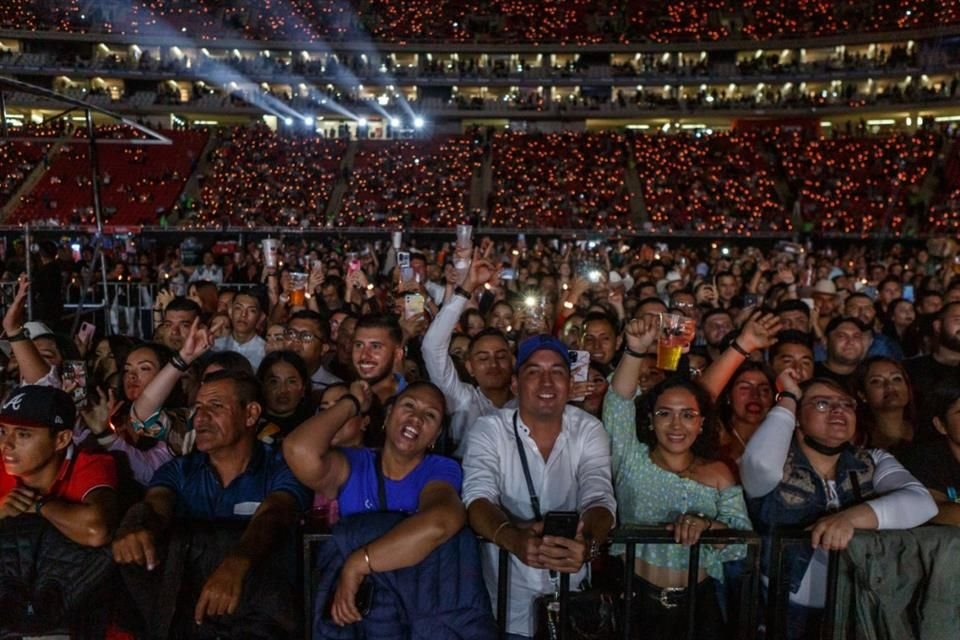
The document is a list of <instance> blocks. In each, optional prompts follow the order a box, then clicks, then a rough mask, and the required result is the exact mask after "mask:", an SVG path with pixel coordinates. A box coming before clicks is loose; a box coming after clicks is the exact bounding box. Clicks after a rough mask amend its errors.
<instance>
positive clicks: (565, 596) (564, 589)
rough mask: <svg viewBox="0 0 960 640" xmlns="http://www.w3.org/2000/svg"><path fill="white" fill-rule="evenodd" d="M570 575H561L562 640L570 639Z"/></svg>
mask: <svg viewBox="0 0 960 640" xmlns="http://www.w3.org/2000/svg"><path fill="white" fill-rule="evenodd" d="M569 603H570V574H569V573H561V574H560V640H568V638H570V611H569V610H568V605H569Z"/></svg>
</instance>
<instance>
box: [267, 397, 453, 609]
mask: <svg viewBox="0 0 960 640" xmlns="http://www.w3.org/2000/svg"><path fill="white" fill-rule="evenodd" d="M372 397H373V394H372V392H371V390H370V387H369V385H367V383H365V382H362V381H361V382H354V383H353V384H352V385H350V393H349V394H347V395H345V396H343V397H342V398H340V400H338V401H337V402H336V403H335V404H334V405H333V406H332V407H330V408H328V409H326V410H325V411H323V412H321V413H319V414H317V415H316V416H314V417H313V418H311V419H310V420H307V421H306V422H304V423H303V424H301V425H300V426H299V427H297V428H296V429H294V430H293V432H291V433H290V435H288V436H287V437H286V438H285V439H284V441H283V453H284V456H285V457H286V459H287V463H288V464H289V465H290V469H291V470H292V471H293V473H294V474H295V475H296V477H297V479H299V480H300V481H301V482H302V483H304V484H305V485H307V486H308V487H310V488H311V489H313V490H314V491H316V492H317V493H318V494H321V495H323V496H324V497H326V498H327V499H330V500H332V499H337V500H338V501H339V508H340V515H341V517H343V518H347V517H349V516H351V515H355V514H358V513H362V512H366V511H402V512H406V513H409V514H411V515H410V517H409V518H406V519H404V520H403V521H402V522H401V523H400V524H398V525H397V526H395V527H394V528H393V529H392V530H391V531H390V532H389V533H387V534H386V535H384V536H382V537H380V538H378V539H377V540H374V541H373V542H371V543H369V544H368V545H366V546H365V547H363V548H361V549H358V550H356V551H354V552H353V553H352V554H351V555H350V557H349V558H347V561H346V563H345V564H344V566H343V570H342V572H341V575H340V581H339V584H338V585H337V592H336V594H335V596H334V601H333V607H332V610H331V614H332V618H333V621H334V622H335V623H337V624H341V625H342V624H350V623H353V622H359V621H360V620H361V615H360V612H359V611H358V610H357V607H356V605H355V602H354V601H355V596H356V593H357V589H358V588H359V586H360V583H361V582H362V580H363V578H364V577H365V576H366V575H368V574H370V573H372V572H384V571H393V570H395V569H402V568H404V567H411V566H414V565H416V564H418V563H420V562H421V561H422V560H423V559H424V558H426V557H427V556H428V555H430V553H431V552H433V551H434V550H435V549H436V548H437V547H439V546H440V545H442V544H443V543H444V542H446V541H447V540H449V539H450V538H452V537H453V536H454V535H455V534H456V533H457V532H458V531H460V529H461V528H463V526H464V524H465V522H466V512H465V511H464V508H463V503H462V502H461V501H460V488H461V484H462V479H463V476H462V472H461V470H460V466H459V465H458V464H457V463H456V462H454V461H453V460H450V459H449V458H445V457H442V456H437V455H433V454H430V453H428V452H429V451H430V450H431V449H432V448H433V446H434V444H435V443H436V441H437V438H439V437H440V433H441V429H442V426H443V421H444V414H445V412H446V403H445V402H444V398H443V393H442V392H441V391H440V390H439V389H438V388H437V387H436V386H435V385H433V384H431V383H429V382H415V383H413V384H411V385H410V386H408V387H407V388H406V389H404V390H403V391H402V392H401V393H400V394H399V395H398V396H397V398H396V400H395V401H394V403H393V404H392V405H391V406H390V408H389V409H388V412H387V415H386V418H385V420H384V434H385V442H384V446H383V449H382V450H381V451H376V450H373V449H360V448H357V449H350V448H344V449H337V448H332V447H331V446H330V443H331V442H332V440H333V438H334V436H335V435H336V433H337V431H338V430H339V429H340V428H341V427H342V426H343V425H344V424H345V423H346V422H347V421H349V420H350V418H353V417H354V416H356V415H358V414H361V413H364V412H365V411H367V410H369V408H370V402H371V399H372ZM378 464H379V469H378V468H377V467H378ZM381 475H382V478H383V488H384V491H383V494H384V495H383V499H381V495H380V494H381V492H380V490H379V486H380V478H379V477H378V476H381ZM384 501H385V502H386V504H382V503H383V502H384Z"/></svg>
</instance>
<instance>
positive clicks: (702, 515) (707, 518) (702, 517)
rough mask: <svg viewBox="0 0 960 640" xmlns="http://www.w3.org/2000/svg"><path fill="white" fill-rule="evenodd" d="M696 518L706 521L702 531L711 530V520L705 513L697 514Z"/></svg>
mask: <svg viewBox="0 0 960 640" xmlns="http://www.w3.org/2000/svg"><path fill="white" fill-rule="evenodd" d="M697 517H698V518H700V519H701V520H706V521H707V528H706V529H704V531H710V529H713V518H711V517H710V516H708V515H707V514H705V513H698V514H697Z"/></svg>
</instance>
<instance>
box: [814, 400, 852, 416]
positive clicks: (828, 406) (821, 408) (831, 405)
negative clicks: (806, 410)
mask: <svg viewBox="0 0 960 640" xmlns="http://www.w3.org/2000/svg"><path fill="white" fill-rule="evenodd" d="M806 404H811V405H813V408H814V409H816V410H817V412H818V413H829V412H830V411H833V410H834V409H840V410H841V411H847V412H849V413H854V412H855V411H856V410H857V401H856V400H851V399H850V398H835V399H833V400H828V399H827V398H815V399H814V400H811V401H810V402H808V403H806Z"/></svg>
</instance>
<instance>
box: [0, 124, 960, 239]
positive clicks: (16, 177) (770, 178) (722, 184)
mask: <svg viewBox="0 0 960 640" xmlns="http://www.w3.org/2000/svg"><path fill="white" fill-rule="evenodd" d="M33 131H34V129H28V130H26V131H23V132H21V135H32V132H33ZM39 131H44V132H45V133H44V135H48V136H49V135H52V134H53V131H52V130H50V129H39ZM128 133H129V132H128V131H124V132H123V133H121V132H119V130H115V129H109V128H108V129H102V130H101V131H100V135H103V136H105V137H109V136H115V138H116V137H119V138H122V137H124V136H126V135H127V134H128ZM164 133H165V134H167V135H169V137H171V138H172V139H173V142H174V145H173V147H172V148H168V147H166V146H155V145H150V146H128V145H120V144H103V145H100V146H99V149H100V163H101V164H100V166H101V171H102V172H103V173H102V175H101V185H100V191H101V197H102V198H103V203H104V211H105V214H106V215H105V221H106V222H107V223H110V224H148V225H150V224H153V225H155V224H167V223H169V224H174V222H176V223H178V224H185V225H187V226H192V227H214V228H216V227H222V226H287V227H296V228H312V227H364V226H366V227H381V228H389V227H393V226H397V225H403V226H407V227H413V228H416V227H451V226H453V225H455V224H457V223H459V222H464V221H466V220H468V219H476V217H477V216H478V215H479V216H480V217H479V219H480V220H481V221H482V224H483V225H485V226H486V225H489V226H494V227H508V228H511V227H521V228H522V227H525V226H531V225H537V226H539V227H554V228H576V229H579V228H583V229H625V230H628V229H634V230H659V231H666V230H675V231H686V232H703V231H710V232H713V233H724V234H730V235H740V234H748V233H753V232H760V231H763V232H787V231H790V230H798V231H816V232H828V233H848V234H849V233H860V232H866V233H869V232H879V231H889V232H893V233H896V234H905V235H911V234H917V233H927V232H933V233H947V232H951V231H955V230H956V229H957V228H958V225H960V220H958V218H957V213H956V211H957V207H956V202H957V201H958V198H960V196H958V194H960V144H958V142H957V139H956V130H955V129H954V128H951V127H941V128H937V129H935V128H934V127H932V126H929V123H928V125H927V126H924V127H923V128H921V129H919V130H917V131H916V132H914V133H912V134H907V133H898V134H872V135H871V134H870V133H869V131H868V127H867V126H866V124H865V123H864V122H863V121H861V122H860V123H858V124H855V123H853V122H849V123H847V125H846V126H845V127H843V128H842V129H841V128H840V127H837V128H836V130H835V131H833V132H832V133H830V134H828V135H825V136H821V135H815V134H814V133H813V132H812V131H811V130H809V129H796V128H790V127H784V128H778V129H772V130H769V129H763V130H751V129H735V130H733V131H716V132H713V131H711V132H705V131H702V130H701V131H696V132H675V131H666V132H657V133H645V132H643V133H642V132H635V131H629V132H627V133H626V134H618V133H573V132H566V133H549V134H541V133H536V132H531V133H517V132H507V133H501V132H496V131H494V130H492V129H490V130H486V129H477V128H474V129H471V130H470V131H468V132H467V133H466V134H463V135H456V136H439V137H432V138H430V139H425V140H409V141H407V140H362V141H358V142H357V143H356V144H357V149H356V152H355V153H354V154H352V155H350V154H347V148H348V140H347V139H346V138H343V137H341V136H343V135H344V132H343V131H342V128H341V130H337V129H333V128H331V129H329V130H325V131H323V135H322V136H321V135H315V136H313V135H301V134H297V133H295V132H291V133H278V132H273V131H271V130H270V129H268V128H267V127H265V126H262V125H261V126H254V127H237V128H229V129H226V128H224V129H219V130H215V132H214V133H212V134H208V133H207V130H205V129H197V130H191V131H178V130H171V131H164ZM210 135H212V136H213V140H210V145H209V147H206V148H208V149H209V151H208V155H207V156H206V157H204V149H205V145H206V144H207V142H208V137H209V136H210ZM0 152H2V153H3V154H5V156H6V157H7V158H9V160H8V161H7V162H8V163H9V165H10V167H11V169H10V171H9V172H8V173H7V181H6V183H5V185H6V199H7V200H9V199H10V198H12V197H13V196H14V195H15V194H17V193H18V192H17V187H18V186H19V185H20V184H21V183H22V182H23V181H24V180H25V179H26V177H27V176H28V175H30V174H31V173H32V172H34V171H36V172H39V176H38V177H39V180H38V181H37V183H36V184H35V185H34V186H33V188H32V189H31V188H28V189H26V192H25V193H20V194H19V198H20V200H19V201H18V202H17V203H16V206H13V203H11V206H12V210H13V212H14V215H13V217H11V218H10V220H11V221H13V222H27V221H30V222H31V223H33V224H34V225H38V224H39V225H41V226H43V225H44V224H48V223H49V221H60V222H68V223H75V224H76V223H83V224H92V223H93V222H94V221H95V216H94V214H93V208H92V195H91V185H90V179H89V167H88V165H87V161H86V153H87V146H86V140H85V138H84V137H83V136H82V134H76V137H75V138H72V142H71V143H70V144H66V143H64V144H61V145H58V146H56V147H54V148H51V147H49V146H42V145H39V144H38V143H35V142H29V143H28V142H19V141H18V142H11V143H7V144H4V145H0ZM165 158H169V160H165ZM204 159H206V164H205V165H204V166H203V168H202V169H200V168H199V167H200V166H201V161H203V160H204ZM486 167H489V173H486V171H487V170H486ZM634 176H635V180H636V181H634ZM193 177H195V178H196V184H197V185H198V186H197V187H196V190H197V192H198V193H199V197H197V198H195V199H194V198H193V197H192V195H193V194H192V193H190V194H185V195H186V196H188V197H182V195H181V192H182V190H183V189H184V186H185V185H187V184H188V182H189V181H190V180H191V179H192V178H193ZM484 211H485V212H484ZM177 217H178V218H177Z"/></svg>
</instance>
